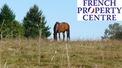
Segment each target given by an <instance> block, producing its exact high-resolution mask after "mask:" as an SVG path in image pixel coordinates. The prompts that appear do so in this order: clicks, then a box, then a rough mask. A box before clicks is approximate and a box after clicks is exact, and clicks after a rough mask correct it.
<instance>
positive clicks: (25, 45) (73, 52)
mask: <svg viewBox="0 0 122 68" xmlns="http://www.w3.org/2000/svg"><path fill="white" fill-rule="evenodd" d="M0 57H1V58H0V60H1V61H0V66H1V68H7V67H8V68H39V67H40V68H122V41H116V40H114V41H71V42H53V41H47V40H40V41H39V40H33V39H30V40H23V39H19V40H2V41H0Z"/></svg>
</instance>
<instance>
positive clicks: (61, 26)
mask: <svg viewBox="0 0 122 68" xmlns="http://www.w3.org/2000/svg"><path fill="white" fill-rule="evenodd" d="M58 29H59V31H61V32H63V31H68V30H69V24H68V23H67V22H62V23H60V24H59V28H58Z"/></svg>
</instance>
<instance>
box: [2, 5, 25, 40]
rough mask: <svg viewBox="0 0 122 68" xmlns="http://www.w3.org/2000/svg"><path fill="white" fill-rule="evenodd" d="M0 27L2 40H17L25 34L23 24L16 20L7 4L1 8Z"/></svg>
mask: <svg viewBox="0 0 122 68" xmlns="http://www.w3.org/2000/svg"><path fill="white" fill-rule="evenodd" d="M0 27H1V28H0V35H1V36H0V39H2V38H16V37H18V36H20V35H22V34H23V31H22V26H21V24H20V23H19V22H17V21H16V20H15V14H14V13H13V11H12V10H11V9H10V8H9V6H8V5H7V4H4V5H3V7H2V8H1V12H0ZM19 31H20V32H19Z"/></svg>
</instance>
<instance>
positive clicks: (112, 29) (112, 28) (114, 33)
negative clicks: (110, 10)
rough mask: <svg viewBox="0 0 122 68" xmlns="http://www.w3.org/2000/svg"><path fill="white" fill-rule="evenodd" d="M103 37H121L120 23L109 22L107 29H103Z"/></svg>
mask: <svg viewBox="0 0 122 68" xmlns="http://www.w3.org/2000/svg"><path fill="white" fill-rule="evenodd" d="M104 34H105V35H104V38H110V39H122V25H120V24H119V23H114V24H110V25H109V28H108V29H105V32H104Z"/></svg>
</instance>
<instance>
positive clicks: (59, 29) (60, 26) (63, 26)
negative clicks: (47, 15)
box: [53, 22, 70, 41]
mask: <svg viewBox="0 0 122 68" xmlns="http://www.w3.org/2000/svg"><path fill="white" fill-rule="evenodd" d="M53 30H54V33H53V35H54V40H57V33H58V34H59V40H60V33H63V41H64V39H65V32H66V33H67V41H68V40H70V26H69V24H68V23H67V22H61V23H59V22H56V23H55V25H54V29H53Z"/></svg>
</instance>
